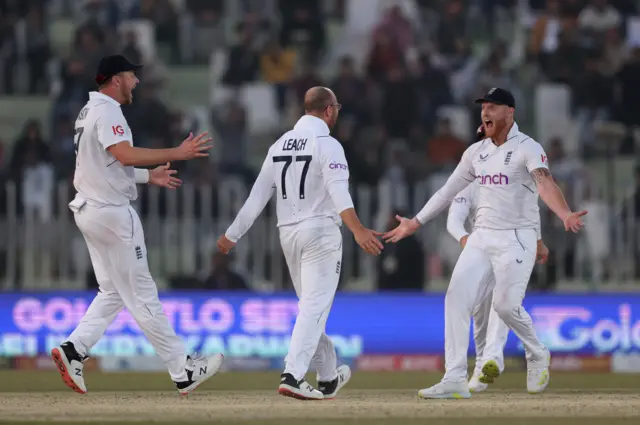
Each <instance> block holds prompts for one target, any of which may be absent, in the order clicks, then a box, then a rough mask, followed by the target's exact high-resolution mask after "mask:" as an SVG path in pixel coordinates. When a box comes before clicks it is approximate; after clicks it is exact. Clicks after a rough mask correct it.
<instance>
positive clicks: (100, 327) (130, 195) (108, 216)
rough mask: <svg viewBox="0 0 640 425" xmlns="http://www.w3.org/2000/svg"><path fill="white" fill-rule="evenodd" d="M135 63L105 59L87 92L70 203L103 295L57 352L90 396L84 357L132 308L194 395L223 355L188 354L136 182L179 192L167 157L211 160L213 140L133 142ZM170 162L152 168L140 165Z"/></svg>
mask: <svg viewBox="0 0 640 425" xmlns="http://www.w3.org/2000/svg"><path fill="white" fill-rule="evenodd" d="M140 68H141V66H140V65H133V64H131V63H130V62H129V61H127V60H126V59H125V58H124V57H122V56H119V55H116V56H107V57H105V58H103V59H102V60H101V61H100V64H99V66H98V72H97V76H96V83H97V84H98V89H99V91H98V92H91V93H89V101H88V102H87V104H86V105H85V106H84V107H83V108H82V110H81V111H80V114H79V115H78V118H77V120H76V124H75V130H76V136H75V140H74V142H75V148H76V169H75V175H74V179H73V185H74V187H75V189H76V191H77V194H76V196H75V198H74V199H73V201H72V202H71V203H70V204H69V208H70V209H71V211H73V215H74V218H75V222H76V224H77V226H78V228H79V229H80V231H81V232H82V235H83V236H84V239H85V241H86V242H87V248H88V249H89V255H90V257H91V264H92V265H93V270H94V272H95V275H96V279H97V281H98V286H99V289H98V294H97V295H96V297H95V299H94V300H93V302H92V303H91V305H90V306H89V308H88V309H87V312H86V313H85V315H84V317H83V318H82V320H80V323H79V324H78V326H77V327H76V329H75V330H74V331H73V332H72V333H71V335H70V336H69V337H68V338H67V340H66V341H65V342H63V343H62V344H61V345H59V346H57V347H55V348H53V349H52V350H51V356H52V358H53V360H54V362H55V363H56V366H57V367H58V370H59V371H60V374H61V376H62V379H63V381H64V383H65V384H66V385H67V386H68V387H70V388H71V389H73V390H74V391H76V392H78V393H81V394H84V393H86V392H87V387H86V385H85V382H84V361H85V360H86V359H87V358H88V357H89V354H90V350H91V348H92V347H93V346H94V345H95V344H96V343H97V342H98V341H99V340H100V338H102V335H104V333H105V331H106V330H107V328H108V327H109V325H110V324H111V322H113V320H114V319H115V318H116V316H117V315H118V313H120V311H121V310H122V309H123V308H125V307H126V308H127V310H129V313H131V315H132V316H133V318H134V319H135V321H136V323H137V324H138V325H139V326H140V328H141V329H142V331H143V332H144V334H145V336H146V337H147V338H148V339H149V341H150V342H151V344H152V345H153V348H154V349H155V351H156V353H157V354H158V355H159V356H160V358H162V360H164V363H165V365H166V366H167V369H168V370H169V375H170V376H171V379H172V380H173V381H174V382H175V385H176V387H177V389H178V392H179V393H180V394H188V393H190V392H191V391H193V390H195V389H196V388H197V387H198V386H199V385H200V384H202V383H203V382H205V381H206V380H207V379H209V378H210V377H212V376H213V375H214V374H215V373H216V372H217V371H218V370H219V369H220V366H221V364H222V355H221V354H215V355H213V356H211V357H208V358H205V357H201V356H193V355H192V356H188V355H187V353H186V352H185V346H184V343H183V341H182V339H181V338H180V337H179V336H178V335H176V333H175V331H174V329H173V328H172V327H171V324H170V323H169V319H168V318H167V316H166V315H165V314H164V312H163V310H162V304H161V303H160V299H159V298H158V288H157V287H156V284H155V282H154V281H153V278H152V277H151V274H150V272H149V264H148V263H147V249H146V246H145V240H144V232H143V230H142V223H141V222H140V218H139V217H138V214H137V213H136V211H135V210H134V209H133V208H132V207H131V205H130V202H131V201H134V200H135V199H136V198H137V197H138V191H137V187H136V183H149V184H155V185H158V186H162V187H166V188H169V189H175V188H177V187H178V186H180V184H181V181H180V180H179V179H177V178H175V177H174V176H173V174H174V173H175V171H174V170H170V169H169V161H179V160H189V159H193V158H199V157H206V156H208V154H207V153H206V151H207V150H208V149H210V148H211V145H209V144H208V142H209V141H211V139H208V138H206V137H205V136H206V133H203V134H201V135H199V136H198V137H195V138H194V137H193V135H190V136H189V138H188V139H187V140H185V141H184V142H182V144H181V145H180V146H179V147H177V148H172V149H143V148H136V147H133V135H132V134H131V129H130V128H129V126H128V125H127V121H126V119H125V118H124V115H123V114H122V110H121V109H120V105H122V104H129V103H131V102H132V101H133V93H132V91H133V89H134V88H135V86H136V85H137V84H138V78H137V77H136V75H135V71H136V70H138V69H140ZM158 164H166V165H164V166H160V167H158V168H156V169H154V170H151V171H148V170H146V169H140V168H134V166H149V165H158Z"/></svg>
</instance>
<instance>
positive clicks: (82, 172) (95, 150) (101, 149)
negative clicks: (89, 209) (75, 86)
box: [73, 92, 138, 206]
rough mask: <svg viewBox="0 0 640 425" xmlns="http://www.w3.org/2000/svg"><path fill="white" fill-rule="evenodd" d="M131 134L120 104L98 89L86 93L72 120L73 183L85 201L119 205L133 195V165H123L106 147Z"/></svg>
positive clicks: (136, 191) (135, 195)
mask: <svg viewBox="0 0 640 425" xmlns="http://www.w3.org/2000/svg"><path fill="white" fill-rule="evenodd" d="M125 141H126V142H129V143H130V144H131V145H132V146H133V137H132V134H131V129H130V128H129V125H128V124H127V120H126V119H125V118H124V115H123V114H122V110H121V109H120V104H119V103H118V102H117V101H115V100H114V99H113V98H111V97H109V96H107V95H104V94H102V93H98V92H91V93H89V101H88V102H87V104H86V105H85V106H84V107H83V108H82V110H81V111H80V114H79V115H78V118H77V119H76V123H75V138H74V143H75V149H76V170H75V175H74V178H73V185H74V187H75V189H76V190H77V191H78V194H80V195H81V196H82V197H84V198H85V199H86V200H87V202H88V203H90V204H93V205H97V206H106V205H123V204H127V203H129V202H130V201H133V200H135V199H137V197H138V190H137V188H136V182H135V173H134V168H133V167H131V166H124V165H122V163H120V161H118V160H117V159H116V158H115V157H114V156H113V155H111V153H109V151H107V148H108V147H109V146H112V145H115V144H117V143H120V142H125Z"/></svg>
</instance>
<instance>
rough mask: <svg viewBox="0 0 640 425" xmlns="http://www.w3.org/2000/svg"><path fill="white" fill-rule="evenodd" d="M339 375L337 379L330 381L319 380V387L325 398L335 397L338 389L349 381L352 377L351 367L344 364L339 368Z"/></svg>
mask: <svg viewBox="0 0 640 425" xmlns="http://www.w3.org/2000/svg"><path fill="white" fill-rule="evenodd" d="M337 372H338V376H337V377H336V379H334V380H333V381H330V382H323V381H319V382H318V389H319V390H320V392H321V393H322V394H323V395H324V399H325V400H328V399H332V398H335V396H336V394H338V391H340V389H341V388H342V387H344V386H345V385H347V382H349V379H351V368H350V367H349V366H347V365H342V366H340V367H339V368H338V370H337Z"/></svg>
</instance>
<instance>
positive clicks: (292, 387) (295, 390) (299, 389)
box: [278, 373, 324, 400]
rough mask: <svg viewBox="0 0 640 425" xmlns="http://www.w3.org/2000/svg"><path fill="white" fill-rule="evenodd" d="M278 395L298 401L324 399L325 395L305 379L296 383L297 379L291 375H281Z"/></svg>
mask: <svg viewBox="0 0 640 425" xmlns="http://www.w3.org/2000/svg"><path fill="white" fill-rule="evenodd" d="M278 393H280V395H283V396H285V397H291V398H297V399H298V400H322V399H324V394H322V393H321V392H320V391H318V390H316V389H315V388H313V387H312V386H311V384H309V383H308V382H307V381H306V380H305V379H304V378H302V379H301V380H299V381H296V378H294V377H293V375H292V374H290V373H283V374H282V375H280V386H279V387H278Z"/></svg>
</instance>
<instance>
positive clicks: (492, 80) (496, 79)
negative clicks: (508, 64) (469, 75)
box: [477, 49, 513, 93]
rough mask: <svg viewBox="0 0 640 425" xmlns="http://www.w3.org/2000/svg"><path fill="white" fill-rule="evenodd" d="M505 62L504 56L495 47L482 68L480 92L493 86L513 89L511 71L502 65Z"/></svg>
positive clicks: (479, 82)
mask: <svg viewBox="0 0 640 425" xmlns="http://www.w3.org/2000/svg"><path fill="white" fill-rule="evenodd" d="M503 62H504V57H502V56H501V53H500V52H499V50H498V49H494V50H493V51H492V52H491V54H490V55H489V58H488V59H487V61H486V63H485V64H484V66H483V67H482V69H481V70H480V75H479V78H478V80H479V81H478V85H479V88H478V90H477V91H478V93H484V92H486V91H488V90H489V89H491V87H502V88H505V89H508V90H513V79H512V78H511V75H509V72H508V71H507V70H505V69H504V68H503V67H502V64H503Z"/></svg>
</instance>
